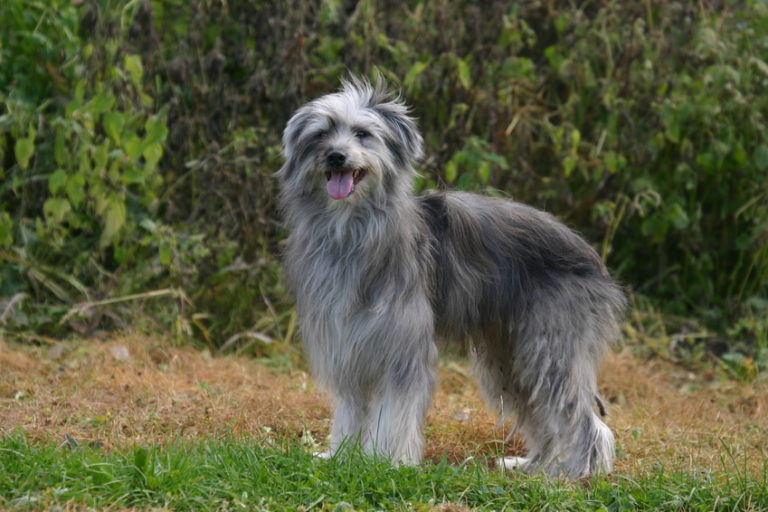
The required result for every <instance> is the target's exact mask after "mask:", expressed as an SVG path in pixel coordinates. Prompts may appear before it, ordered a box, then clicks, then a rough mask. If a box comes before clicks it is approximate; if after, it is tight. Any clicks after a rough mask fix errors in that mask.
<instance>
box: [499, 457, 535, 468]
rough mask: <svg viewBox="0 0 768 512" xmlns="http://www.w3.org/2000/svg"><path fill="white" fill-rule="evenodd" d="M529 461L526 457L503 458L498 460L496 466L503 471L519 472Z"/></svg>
mask: <svg viewBox="0 0 768 512" xmlns="http://www.w3.org/2000/svg"><path fill="white" fill-rule="evenodd" d="M529 460H530V459H528V458H526V457H501V458H499V459H496V465H497V466H498V467H499V469H501V470H502V471H517V470H520V469H522V467H523V466H524V465H525V464H527V463H528V461H529Z"/></svg>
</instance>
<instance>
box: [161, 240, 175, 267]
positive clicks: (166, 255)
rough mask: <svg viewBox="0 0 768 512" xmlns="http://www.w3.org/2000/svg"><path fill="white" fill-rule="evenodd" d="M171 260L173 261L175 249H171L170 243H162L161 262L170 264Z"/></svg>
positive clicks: (166, 264)
mask: <svg viewBox="0 0 768 512" xmlns="http://www.w3.org/2000/svg"><path fill="white" fill-rule="evenodd" d="M171 261H173V251H171V248H170V247H169V246H168V245H166V244H162V245H161V246H160V263H161V264H163V265H165V266H168V265H170V264H171Z"/></svg>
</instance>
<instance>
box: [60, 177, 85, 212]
mask: <svg viewBox="0 0 768 512" xmlns="http://www.w3.org/2000/svg"><path fill="white" fill-rule="evenodd" d="M64 191H65V192H66V193H67V197H68V198H69V202H70V203H72V205H73V206H75V207H77V206H78V205H79V204H80V203H81V202H82V200H83V198H84V197H85V176H83V173H82V172H77V173H75V174H72V175H70V176H69V177H68V178H67V184H66V185H65V186H64Z"/></svg>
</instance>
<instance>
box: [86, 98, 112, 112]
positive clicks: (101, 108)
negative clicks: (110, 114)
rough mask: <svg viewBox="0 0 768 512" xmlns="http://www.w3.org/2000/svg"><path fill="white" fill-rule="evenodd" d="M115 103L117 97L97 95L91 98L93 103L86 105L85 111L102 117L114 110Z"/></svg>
mask: <svg viewBox="0 0 768 512" xmlns="http://www.w3.org/2000/svg"><path fill="white" fill-rule="evenodd" d="M114 103H115V97H114V96H112V95H111V94H104V93H102V94H97V95H96V96H94V97H93V98H91V101H89V102H88V103H86V105H85V107H84V110H86V111H87V112H90V113H92V114H95V115H101V114H103V113H104V112H106V111H108V110H109V109H110V108H112V105H113V104H114Z"/></svg>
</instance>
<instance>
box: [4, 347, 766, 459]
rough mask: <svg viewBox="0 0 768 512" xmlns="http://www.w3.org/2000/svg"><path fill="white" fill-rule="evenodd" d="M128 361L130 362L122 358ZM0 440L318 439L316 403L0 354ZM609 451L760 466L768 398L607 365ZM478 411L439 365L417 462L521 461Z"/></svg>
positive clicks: (275, 382)
mask: <svg viewBox="0 0 768 512" xmlns="http://www.w3.org/2000/svg"><path fill="white" fill-rule="evenodd" d="M123 348H125V349H127V351H128V354H127V355H128V356H129V357H127V358H126V357H125V355H126V354H125V353H122V354H121V351H122V350H123ZM0 368H2V374H1V375H0V433H8V432H12V431H14V430H16V429H23V430H24V431H26V432H27V433H28V435H29V436H31V437H32V438H34V439H44V440H54V441H61V440H64V439H65V436H70V437H71V438H73V439H75V440H77V441H78V442H81V443H83V442H85V443H94V444H97V445H103V446H105V447H112V446H122V445H126V444H133V443H143V444H147V443H162V442H166V441H169V440H175V439H184V438H201V437H219V436H229V435H234V436H252V437H256V438H265V437H277V438H283V439H286V438H287V439H290V438H295V439H297V440H298V439H302V437H303V438H304V440H305V441H307V440H308V439H309V436H307V433H311V434H312V437H313V438H314V439H317V440H321V441H322V440H324V439H325V438H326V435H327V432H328V427H329V421H328V415H329V408H328V403H327V399H326V397H325V395H324V394H323V393H321V392H320V391H318V390H317V389H316V387H315V386H314V385H313V382H312V380H311V379H310V377H309V376H308V375H307V374H306V373H305V372H303V371H300V370H293V371H290V372H276V371H273V370H270V369H268V368H266V367H265V366H263V365H261V364H259V363H258V362H256V361H253V360H250V359H247V358H239V357H233V356H226V357H211V356H210V355H208V354H206V353H203V352H199V351H195V350H192V349H189V348H178V347H172V346H170V345H169V344H167V343H164V342H162V341H158V340H154V339H151V338H147V337H144V336H139V335H127V336H121V337H116V338H114V339H112V340H110V341H107V342H99V341H91V342H82V343H72V342H67V343H64V344H62V345H56V346H44V347H29V346H21V345H16V344H13V345H11V344H7V343H0ZM601 384H602V390H603V393H604V395H605V397H606V398H607V399H608V401H609V402H610V407H609V409H610V418H609V420H608V423H609V424H610V425H611V427H612V428H613V429H614V432H615V433H616V436H617V439H618V441H619V446H620V450H619V458H618V460H617V468H616V469H617V471H618V472H622V473H634V472H636V471H642V470H643V469H647V468H649V467H651V466H652V465H653V464H655V463H658V462H661V463H665V464H672V465H674V466H675V467H678V468H681V469H696V470H699V469H706V468H713V469H719V468H721V463H720V460H721V457H723V456H724V454H725V451H724V449H723V447H724V446H726V447H728V448H729V449H730V450H731V451H732V452H733V453H735V454H737V455H738V456H739V457H744V456H745V455H746V457H747V459H746V460H748V461H750V462H749V463H750V464H752V463H754V464H759V463H761V461H765V460H766V457H765V441H766V438H768V424H767V423H766V419H765V417H766V413H767V412H768V386H766V383H765V382H763V383H761V384H758V385H751V386H750V385H745V384H735V383H730V382H723V381H718V380H715V379H710V380H706V379H702V378H698V377H694V376H693V375H691V374H688V373H687V372H685V371H683V370H680V369H678V368H676V367H673V366H670V365H665V364H663V363H661V362H650V363H649V362H642V361H639V360H637V359H635V358H633V357H631V356H630V355H629V354H628V353H620V354H612V355H611V356H610V357H609V358H608V359H607V361H606V363H605V366H604V370H603V379H602V381H601ZM504 436H505V432H504V430H503V428H502V427H500V426H498V425H497V424H496V422H495V419H494V418H493V417H492V416H491V415H490V414H489V413H488V412H487V411H486V410H485V408H484V407H483V405H482V403H481V401H480V399H479V397H478V394H477V390H476V388H475V386H474V384H473V382H472V379H471V378H470V376H469V374H468V370H467V367H466V365H464V364H463V363H461V362H457V361H446V362H444V363H443V364H442V366H441V371H440V384H439V389H438V393H437V395H436V397H435V403H434V405H433V407H432V409H431V410H430V414H429V420H428V427H427V437H428V446H427V456H428V457H432V458H440V457H442V456H444V455H445V456H447V457H448V459H449V460H451V461H453V462H459V461H462V460H464V459H466V458H467V457H470V456H472V457H476V458H477V457H480V458H483V457H486V456H488V455H491V454H493V455H498V454H500V453H502V452H504V453H505V454H516V453H520V448H521V447H520V445H519V443H518V442H517V441H513V442H512V443H508V444H507V445H502V444H501V443H500V442H499V440H501V439H503V438H504Z"/></svg>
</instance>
